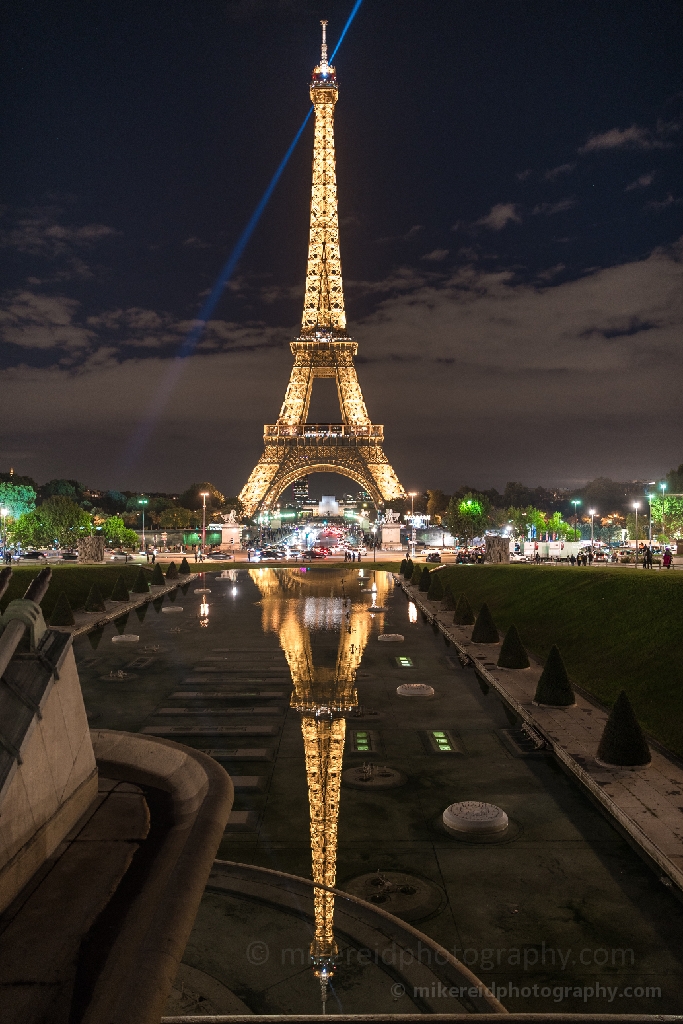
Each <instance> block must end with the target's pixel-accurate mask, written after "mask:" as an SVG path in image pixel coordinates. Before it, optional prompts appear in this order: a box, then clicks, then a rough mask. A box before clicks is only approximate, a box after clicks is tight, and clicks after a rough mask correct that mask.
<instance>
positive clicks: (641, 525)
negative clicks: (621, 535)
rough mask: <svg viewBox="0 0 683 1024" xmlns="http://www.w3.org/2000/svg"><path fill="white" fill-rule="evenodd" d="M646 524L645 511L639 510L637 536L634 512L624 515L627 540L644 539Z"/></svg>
mask: <svg viewBox="0 0 683 1024" xmlns="http://www.w3.org/2000/svg"><path fill="white" fill-rule="evenodd" d="M647 526H648V517H647V513H646V512H641V514H640V515H639V516H638V536H637V537H636V514H635V512H632V513H631V515H630V516H626V529H627V530H628V536H629V540H645V539H646V537H647Z"/></svg>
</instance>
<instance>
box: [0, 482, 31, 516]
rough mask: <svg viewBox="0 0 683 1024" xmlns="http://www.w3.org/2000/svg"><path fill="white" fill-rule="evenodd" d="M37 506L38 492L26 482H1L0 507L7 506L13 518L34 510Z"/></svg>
mask: <svg viewBox="0 0 683 1024" xmlns="http://www.w3.org/2000/svg"><path fill="white" fill-rule="evenodd" d="M35 507H36V492H35V491H34V490H33V488H32V487H28V486H26V485H25V484H11V483H7V482H6V481H4V480H3V481H2V482H1V483H0V508H6V509H7V511H8V512H9V515H10V517H11V518H12V519H19V517H20V516H24V515H26V514H27V513H28V512H32V511H33V509H34V508H35Z"/></svg>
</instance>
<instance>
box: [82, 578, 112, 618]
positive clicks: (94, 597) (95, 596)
mask: <svg viewBox="0 0 683 1024" xmlns="http://www.w3.org/2000/svg"><path fill="white" fill-rule="evenodd" d="M84 607H85V610H86V612H105V611H106V610H107V609H106V608H105V604H104V600H103V598H102V595H101V594H100V588H99V587H98V586H97V584H96V583H93V585H92V587H91V588H90V590H89V592H88V596H87V597H86V599H85V605H84Z"/></svg>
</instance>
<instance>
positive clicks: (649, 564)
mask: <svg viewBox="0 0 683 1024" xmlns="http://www.w3.org/2000/svg"><path fill="white" fill-rule="evenodd" d="M653 561H654V555H653V553H652V545H650V546H649V547H648V548H647V567H648V569H651V568H652V563H653Z"/></svg>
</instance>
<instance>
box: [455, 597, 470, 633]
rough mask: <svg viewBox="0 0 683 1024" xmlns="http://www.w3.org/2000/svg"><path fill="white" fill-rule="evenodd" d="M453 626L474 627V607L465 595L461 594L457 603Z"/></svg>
mask: <svg viewBox="0 0 683 1024" xmlns="http://www.w3.org/2000/svg"><path fill="white" fill-rule="evenodd" d="M453 625H455V626H472V625H474V612H473V611H472V605H471V604H470V602H469V601H468V600H467V598H466V597H465V595H464V594H461V595H460V597H459V598H458V600H457V601H456V603H455V614H454V615H453Z"/></svg>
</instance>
